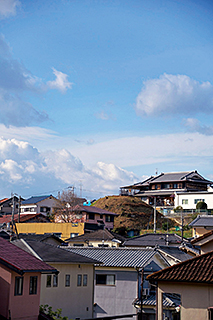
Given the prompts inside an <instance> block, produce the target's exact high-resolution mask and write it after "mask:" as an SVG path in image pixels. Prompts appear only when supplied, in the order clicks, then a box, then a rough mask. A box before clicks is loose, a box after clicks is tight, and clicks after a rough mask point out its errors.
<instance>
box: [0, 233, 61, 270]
mask: <svg viewBox="0 0 213 320" xmlns="http://www.w3.org/2000/svg"><path fill="white" fill-rule="evenodd" d="M0 264H2V265H5V266H6V267H8V268H9V269H11V270H14V271H16V272H17V273H19V274H23V273H25V272H49V273H52V272H57V270H56V269H55V268H53V267H51V266H50V265H48V264H46V263H45V262H43V261H41V260H39V259H37V258H36V257H34V256H33V255H31V254H29V253H28V252H26V251H24V250H22V249H20V248H18V247H16V246H15V245H14V244H12V243H10V242H8V241H6V240H4V239H3V238H0Z"/></svg>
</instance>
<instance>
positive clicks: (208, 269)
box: [147, 251, 213, 284]
mask: <svg viewBox="0 0 213 320" xmlns="http://www.w3.org/2000/svg"><path fill="white" fill-rule="evenodd" d="M147 280H151V281H175V282H192V283H193V282H194V283H212V284H213V251H211V252H207V253H205V254H202V255H199V256H196V257H194V258H192V259H189V260H186V261H184V262H181V263H178V264H175V265H173V266H171V267H168V268H165V269H163V270H160V271H158V272H155V273H153V274H151V275H149V276H148V277H147Z"/></svg>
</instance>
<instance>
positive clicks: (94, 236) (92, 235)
mask: <svg viewBox="0 0 213 320" xmlns="http://www.w3.org/2000/svg"><path fill="white" fill-rule="evenodd" d="M121 238H122V237H119V235H118V236H117V235H116V234H115V233H111V232H110V231H108V230H107V229H104V230H96V231H94V232H89V233H84V234H82V235H80V236H76V237H72V238H69V239H67V240H66V241H68V242H86V241H101V240H104V241H106V240H107V241H112V240H113V239H118V240H119V241H120V242H122V240H121ZM123 241H124V240H123Z"/></svg>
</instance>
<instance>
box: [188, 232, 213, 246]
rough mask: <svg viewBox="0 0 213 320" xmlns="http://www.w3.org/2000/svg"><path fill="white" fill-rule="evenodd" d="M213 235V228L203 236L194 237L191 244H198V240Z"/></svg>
mask: <svg viewBox="0 0 213 320" xmlns="http://www.w3.org/2000/svg"><path fill="white" fill-rule="evenodd" d="M212 235H213V230H211V231H209V232H207V233H204V234H203V235H202V236H200V237H197V238H194V239H192V240H191V244H197V243H198V242H200V241H201V240H204V239H207V238H208V237H210V236H212Z"/></svg>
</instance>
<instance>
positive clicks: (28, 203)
mask: <svg viewBox="0 0 213 320" xmlns="http://www.w3.org/2000/svg"><path fill="white" fill-rule="evenodd" d="M57 205H58V199H56V198H55V197H54V196H52V195H44V196H37V197H31V198H29V199H26V200H24V201H22V202H21V214H22V213H34V214H35V213H43V214H44V215H50V214H52V213H53V208H54V207H57Z"/></svg>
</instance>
